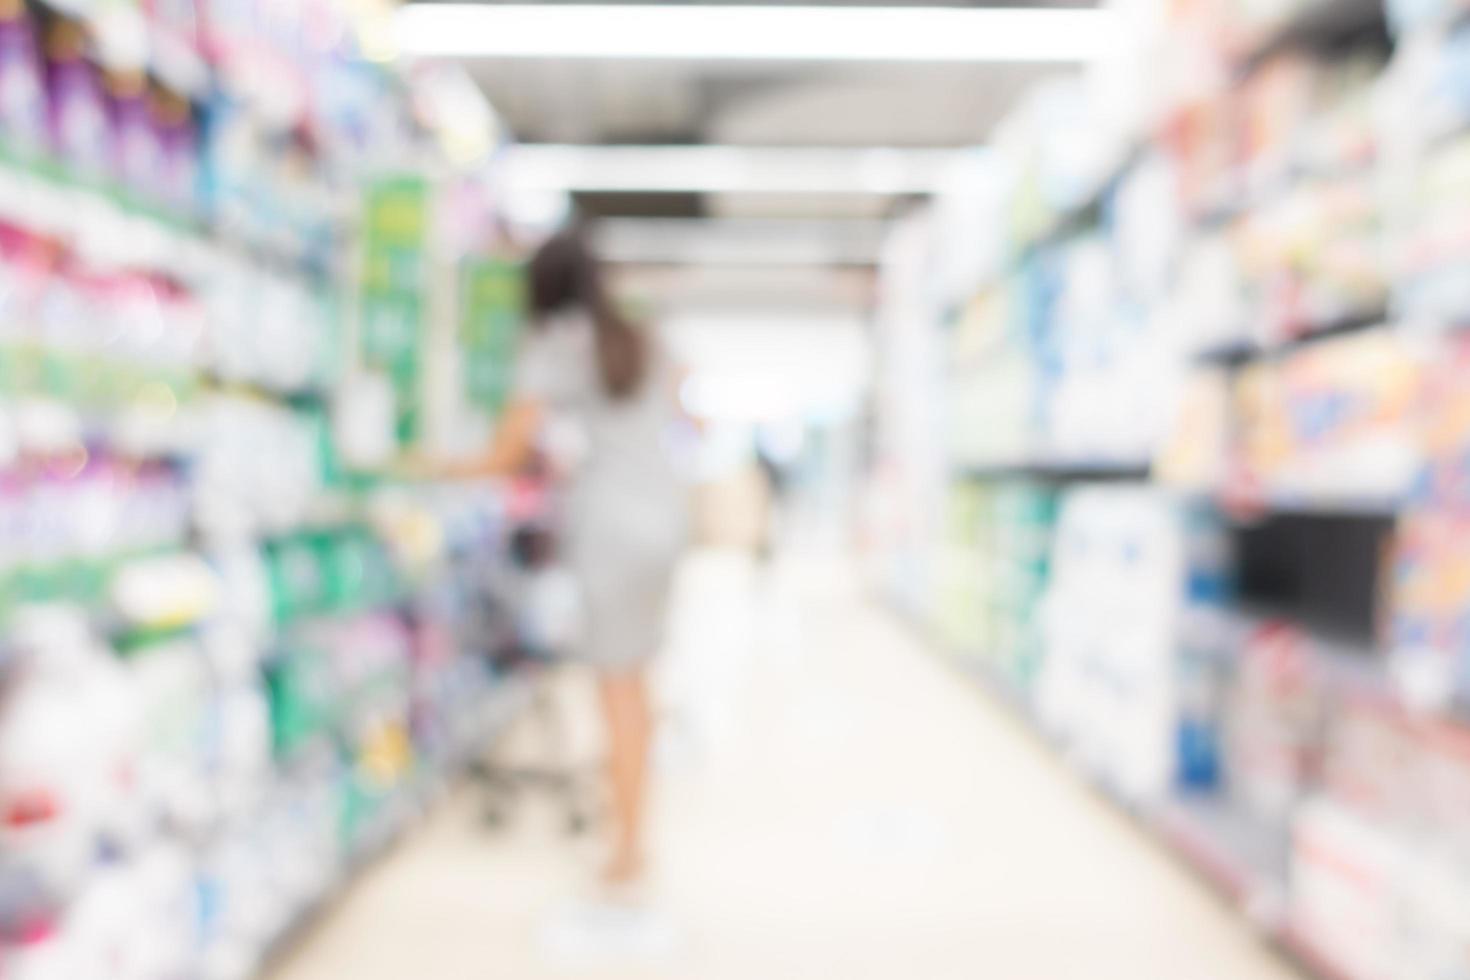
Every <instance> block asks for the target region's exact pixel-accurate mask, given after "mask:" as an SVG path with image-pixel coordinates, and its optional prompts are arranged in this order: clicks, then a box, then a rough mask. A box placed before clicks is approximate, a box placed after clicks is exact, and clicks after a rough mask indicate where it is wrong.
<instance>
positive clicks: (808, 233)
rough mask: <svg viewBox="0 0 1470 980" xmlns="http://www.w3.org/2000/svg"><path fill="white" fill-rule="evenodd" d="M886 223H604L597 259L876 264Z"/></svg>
mask: <svg viewBox="0 0 1470 980" xmlns="http://www.w3.org/2000/svg"><path fill="white" fill-rule="evenodd" d="M886 227H887V226H886V224H885V223H884V222H881V221H864V220H836V221H831V220H826V221H824V220H815V221H798V220H762V219H703V218H605V219H603V220H601V221H599V222H598V223H597V225H596V229H597V251H598V254H599V255H600V256H601V257H602V258H603V259H605V260H607V261H609V262H615V263H622V264H633V265H703V266H710V265H722V266H752V267H753V266H768V265H777V266H781V267H792V266H833V265H856V266H864V265H874V264H876V262H877V260H878V256H879V250H880V248H881V247H882V243H883V236H884V232H885V230H886Z"/></svg>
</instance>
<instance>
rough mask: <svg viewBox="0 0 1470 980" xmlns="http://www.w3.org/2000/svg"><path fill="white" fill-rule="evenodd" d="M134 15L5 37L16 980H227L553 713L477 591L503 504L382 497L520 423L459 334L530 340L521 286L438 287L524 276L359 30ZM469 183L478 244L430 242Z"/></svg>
mask: <svg viewBox="0 0 1470 980" xmlns="http://www.w3.org/2000/svg"><path fill="white" fill-rule="evenodd" d="M107 6H108V16H107V17H99V16H97V14H98V12H99V10H100V9H101V8H100V5H98V4H93V3H74V2H70V0H69V2H67V3H59V2H45V3H41V2H37V3H35V4H32V5H29V6H26V7H24V8H23V10H22V11H21V12H19V13H7V14H6V15H4V16H6V17H8V18H10V19H9V20H8V21H7V22H6V23H5V24H4V25H0V26H4V27H5V28H7V29H11V30H12V34H10V35H7V38H8V39H9V41H8V43H11V44H12V47H11V48H7V52H6V54H7V57H14V58H17V59H20V60H19V61H18V62H17V63H16V64H8V65H7V66H6V68H7V71H8V72H9V74H8V75H7V85H9V86H10V88H9V89H8V91H9V92H11V93H12V94H14V93H15V92H17V91H20V90H21V89H23V88H24V85H23V82H25V81H26V71H27V70H28V69H31V68H34V70H35V75H34V77H32V78H30V79H29V80H30V81H31V82H32V83H34V87H33V89H32V90H31V93H32V94H34V95H35V97H36V99H37V100H40V101H39V102H38V103H37V105H38V106H39V109H40V110H41V111H40V112H38V114H37V115H35V116H34V117H29V116H27V115H26V114H25V112H24V111H23V109H28V108H35V107H21V108H18V107H17V100H16V99H7V102H6V105H5V106H0V283H3V286H4V289H0V293H3V298H4V303H3V304H0V544H3V547H0V650H3V651H4V661H5V666H6V669H5V670H4V672H3V673H4V676H3V677H0V695H3V696H4V698H5V708H6V710H5V711H4V712H3V713H0V972H3V973H5V975H6V976H10V975H11V971H14V972H15V974H16V975H18V976H38V975H45V976H68V977H71V976H75V977H92V976H103V975H106V976H109V977H117V978H119V980H152V978H154V977H158V976H189V977H200V978H207V980H236V978H244V977H248V976H251V975H254V973H255V972H256V971H257V969H258V967H259V966H260V965H261V963H262V962H263V959H264V958H265V957H267V956H268V955H269V954H270V953H271V951H272V950H274V949H277V948H279V946H280V944H281V943H283V942H288V941H289V937H290V936H291V935H292V934H293V933H294V932H295V930H296V929H298V928H299V926H300V923H301V922H302V921H304V920H305V919H306V918H308V917H309V916H310V915H312V914H313V913H314V911H315V910H318V909H320V908H321V907H322V905H323V903H325V902H329V901H330V900H331V897H332V896H333V895H334V894H336V893H338V892H339V891H340V889H341V888H342V887H343V886H344V885H345V883H346V882H347V881H349V880H351V878H352V877H353V876H354V875H355V874H356V873H358V872H359V871H360V869H361V868H362V867H364V866H365V865H366V863H368V862H370V861H371V860H373V859H374V857H375V856H376V855H378V854H380V853H382V851H383V849H384V848H385V847H387V846H389V845H390V844H391V841H392V840H393V839H395V838H396V837H397V836H398V835H399V834H401V833H402V832H403V831H404V830H405V828H407V827H409V826H410V825H411V824H412V822H413V821H414V820H415V819H417V818H418V816H419V815H421V814H422V813H423V812H424V810H425V808H426V807H427V806H428V805H429V804H430V802H431V801H432V800H433V799H434V798H435V797H436V796H437V795H439V794H441V793H442V792H443V790H444V787H445V785H446V783H447V781H448V780H449V779H451V778H452V777H453V776H454V774H455V773H456V772H457V771H458V770H459V769H460V768H461V767H462V766H463V765H464V764H465V763H466V762H467V761H468V759H469V756H470V755H471V754H472V753H474V752H476V751H478V750H479V749H480V748H481V747H482V746H483V744H484V740H485V739H486V738H488V737H489V736H490V735H491V734H492V733H493V731H494V730H496V729H497V728H498V727H499V726H500V725H503V724H504V722H505V720H506V718H507V717H508V715H509V714H510V713H513V712H514V711H516V710H518V707H517V706H518V705H519V704H521V703H523V701H524V691H523V688H522V686H521V684H520V682H519V681H518V680H517V679H515V678H507V677H504V676H501V675H500V673H498V667H497V666H496V665H495V664H494V663H493V662H492V660H493V658H492V654H493V653H494V652H495V651H496V649H497V647H498V644H499V643H500V640H501V637H500V636H499V635H498V633H497V632H496V631H497V630H498V629H500V628H501V624H502V623H503V622H504V620H505V616H506V613H505V611H504V609H503V608H502V607H499V606H497V605H495V602H496V600H497V598H498V597H495V596H491V595H487V594H485V593H486V591H487V590H489V589H490V587H491V582H492V579H494V575H493V574H492V573H495V572H500V573H503V572H504V570H505V567H506V565H507V564H508V558H507V543H506V537H507V531H508V523H509V521H510V516H509V515H508V513H507V505H506V493H505V489H504V488H503V487H500V486H495V485H480V484H475V485H463V484H453V483H434V482H423V483H405V482H403V481H398V480H394V479H390V478H389V476H388V472H389V470H390V468H391V464H392V462H393V459H394V457H395V455H396V454H397V453H398V452H399V451H401V450H404V449H407V448H409V447H410V446H412V445H416V444H423V443H428V444H431V445H435V446H437V445H438V444H439V442H440V441H442V440H443V432H442V431H441V430H442V429H443V428H446V427H451V428H452V427H459V426H461V425H464V426H473V425H480V426H482V427H483V426H485V425H488V424H489V423H490V422H491V421H492V420H493V417H494V415H495V413H496V412H497V411H498V408H497V406H496V404H494V403H493V401H492V400H491V399H489V398H486V397H483V393H481V392H470V391H469V388H470V377H469V373H468V372H469V369H470V367H472V366H473V367H475V368H476V369H478V370H480V371H481V374H483V373H485V372H484V370H483V369H484V368H485V364H484V363H483V362H484V360H485V358H487V357H491V356H504V353H505V351H506V350H508V349H509V347H501V348H497V349H496V350H494V351H485V350H480V349H476V350H469V349H468V346H469V345H468V344H467V343H465V339H466V337H467V336H468V335H469V334H470V333H472V332H473V333H474V335H475V336H476V337H481V338H483V337H486V336H488V337H489V339H491V340H494V341H504V342H509V341H513V339H514V332H515V330H516V329H518V324H519V319H520V308H519V305H518V304H519V298H518V295H517V291H516V289H515V288H507V289H504V290H502V291H501V292H502V293H503V294H504V295H503V297H502V299H503V302H502V301H501V300H496V302H494V303H488V304H487V303H485V302H481V303H480V304H479V305H478V306H475V307H474V308H471V306H470V305H469V304H468V303H466V304H464V305H461V304H460V303H459V302H458V300H457V298H456V297H454V296H451V297H448V298H447V299H446V297H445V296H443V295H440V293H444V292H449V293H454V292H455V291H456V290H455V288H454V287H455V286H456V285H457V280H458V277H459V276H461V275H468V272H467V271H466V270H467V269H468V268H469V267H471V266H474V267H477V268H478V267H479V266H481V265H484V264H486V263H488V262H490V261H492V260H493V261H495V262H497V263H499V266H497V268H500V269H501V270H502V272H503V275H504V277H505V278H506V279H507V282H508V286H509V287H514V285H515V283H516V282H517V281H518V280H517V279H516V277H517V276H518V275H519V273H518V267H517V266H516V265H515V259H516V254H515V250H514V243H511V242H508V241H506V240H504V239H503V238H492V237H491V236H490V235H489V230H490V229H492V228H493V227H496V223H495V222H494V221H492V220H489V219H490V218H491V217H492V215H493V213H494V208H496V207H498V206H500V205H501V201H500V199H499V198H498V196H497V195H496V193H495V190H496V189H495V188H493V187H492V186H490V185H489V184H488V183H487V178H486V177H484V175H483V174H480V173H478V172H473V173H472V172H467V171H464V170H462V169H459V168H458V167H457V166H455V165H453V164H452V163H451V162H450V159H449V157H448V155H447V154H446V153H445V152H444V150H443V146H444V144H445V142H447V141H449V140H450V137H452V136H453V137H462V136H463V135H464V134H462V133H458V134H455V133H447V132H445V131H444V130H443V129H441V128H436V127H441V126H444V125H450V126H452V125H455V123H454V121H453V120H452V119H449V118H448V115H447V114H444V113H440V114H439V117H434V118H429V117H430V116H433V115H434V114H433V113H432V112H429V111H428V110H429V109H431V108H432V107H433V101H434V100H433V94H432V93H426V94H425V93H420V96H421V97H411V96H414V95H415V93H414V92H413V91H412V90H411V86H412V85H413V84H414V83H413V82H412V80H410V79H408V78H405V77H399V76H398V75H396V74H395V73H394V72H393V70H391V69H389V68H387V67H384V66H382V65H379V64H375V63H372V62H370V61H369V60H368V59H367V58H366V57H365V56H364V51H363V49H362V47H361V46H360V44H359V34H360V32H361V31H362V30H363V29H364V24H363V23H361V22H360V21H358V20H356V19H355V18H357V17H359V16H362V14H361V13H360V12H359V11H358V5H356V4H348V3H338V2H336V0H326V2H323V3H318V4H313V5H310V7H309V9H308V7H307V5H304V4H303V5H296V4H291V3H288V4H284V5H282V4H279V3H274V2H268V3H264V4H263V5H257V4H256V3H254V2H253V0H246V2H244V3H229V4H218V3H213V2H211V0H200V2H198V3H188V2H186V3H172V4H166V5H161V4H145V3H141V2H132V0H118V2H114V3H109V4H108V5H107ZM265 7H269V8H270V9H269V16H265V15H264V14H265V13H266V11H265ZM206 8H207V10H206ZM206 14H208V15H209V16H205V15H206ZM230 17H233V18H235V20H228V18H230ZM303 17H310V18H312V22H311V24H310V25H307V24H305V23H302V22H298V19H299V18H303ZM119 25H121V28H119ZM308 26H310V27H311V28H312V29H311V30H307V29H306V28H307V27H308ZM206 27H208V28H209V29H208V30H206ZM134 28H136V30H135V29H134ZM119 29H121V32H122V35H125V37H121V38H119V37H113V36H111V35H110V32H113V31H116V30H119ZM53 31H54V32H57V33H58V34H64V39H65V40H66V41H67V42H68V45H67V47H66V51H65V55H66V59H67V60H66V68H67V70H68V71H69V72H70V73H71V75H70V77H71V79H72V81H73V88H71V89H67V90H66V91H64V92H62V91H60V90H59V89H58V88H57V86H56V85H55V84H54V83H52V84H42V81H43V74H42V71H41V64H42V57H43V52H44V56H45V57H50V58H52V59H53V60H54V59H57V58H59V57H61V55H58V54H57V53H56V50H55V46H54V45H43V44H42V43H41V42H42V40H43V38H42V37H40V36H39V33H46V32H53ZM38 32H39V33H38ZM17 37H19V38H30V39H31V40H32V41H34V42H35V52H34V54H35V58H36V60H35V64H34V66H32V65H30V64H27V63H24V59H23V58H21V56H20V55H19V54H18V53H17V52H18V51H23V50H24V49H23V47H22V46H21V42H20V41H18V40H16V38H17ZM78 38H81V39H82V41H83V42H84V43H81V44H80V45H78ZM128 38H132V39H133V40H135V41H137V42H138V43H139V46H138V47H136V48H135V49H133V50H124V51H120V52H119V51H117V50H114V48H115V46H116V42H118V41H119V40H126V39H128ZM225 42H229V43H225ZM262 58H268V59H269V60H270V61H271V64H272V65H273V66H274V68H275V69H278V70H273V71H271V72H268V73H261V72H259V71H257V69H258V68H259V66H260V64H261V63H262V61H261V59H262ZM49 67H50V68H51V69H52V70H53V72H54V71H56V70H57V66H56V65H51V66H49ZM201 73H202V74H201ZM135 75H142V76H146V78H147V83H146V85H145V86H144V87H143V88H142V89H141V90H139V89H138V88H137V86H136V84H135V83H136V78H135V77H134V76H135ZM46 77H49V76H46ZM124 82H126V83H127V84H126V85H124V84H123V83H124ZM267 84H268V85H270V86H272V87H273V90H272V91H273V94H276V95H280V94H283V93H284V94H286V95H289V96H292V97H291V98H289V99H286V100H285V101H284V102H276V103H272V104H271V105H269V106H267V105H265V104H264V103H266V102H269V101H270V100H269V99H268V98H264V97H263V94H262V90H261V89H260V88H259V86H260V85H267ZM327 87H329V88H330V93H328V92H327V91H323V90H320V89H324V88H327ZM139 91H141V92H142V94H141V95H139V94H137V93H138V92H139ZM266 94H271V93H266ZM327 94H330V95H331V97H330V98H327V97H325V96H326V95H327ZM135 97H136V98H138V99H140V100H141V101H140V102H138V103H137V104H136V105H132V104H131V103H130V107H131V108H136V109H137V110H138V111H139V112H144V113H145V114H146V125H145V124H143V123H137V124H136V128H135V129H134V130H132V131H130V133H129V134H128V135H129V136H130V138H131V141H132V142H129V141H128V140H125V139H124V138H123V135H124V134H122V133H121V132H120V131H119V130H120V127H122V125H123V123H121V122H119V121H117V120H119V119H121V118H122V117H123V115H124V114H123V113H122V112H121V111H120V110H118V111H109V110H117V105H116V104H115V103H121V101H122V100H123V99H124V98H129V99H131V98H135ZM64 100H70V101H68V102H67V103H66V104H65V105H62V102H63V101H64ZM109 100H111V101H109ZM22 101H23V100H22ZM181 103H182V104H185V105H186V107H187V108H186V109H184V110H183V112H182V113H180V112H179V111H178V110H179V106H180V104H181ZM282 106H285V107H287V108H288V109H289V111H287V112H282V111H281V109H282ZM66 112H72V113H75V115H76V119H74V120H71V122H74V123H76V125H74V126H73V125H71V123H69V124H68V127H66V128H63V127H60V126H59V125H52V123H51V120H52V118H53V117H61V116H64V115H65V114H66ZM421 112H422V113H424V115H420V113H421ZM440 117H442V118H440ZM28 120H30V121H34V120H41V121H42V123H41V125H40V126H39V128H37V129H36V130H35V131H28V130H26V129H25V126H26V124H27V121H28ZM446 120H448V121H447V122H446ZM88 121H90V122H94V123H96V124H97V125H98V126H100V127H101V130H100V131H99V132H96V133H94V132H91V131H90V130H88V129H87V127H86V126H84V125H82V123H84V122H88ZM170 127H172V128H170ZM78 133H87V134H89V135H90V136H92V137H96V138H97V144H96V146H92V145H91V144H89V143H86V142H85V141H82V140H81V137H80V136H78V135H77V134H78ZM303 134H306V135H303ZM472 135H475V136H477V137H479V138H482V139H483V140H484V142H485V145H486V149H487V150H488V149H490V146H489V140H490V138H491V137H490V136H489V134H472ZM27 137H32V138H30V139H28V138H27ZM170 140H172V141H173V142H169V141H170ZM124 145H126V146H128V147H131V149H132V150H133V151H135V152H138V153H140V154H141V153H143V152H144V151H146V152H148V153H151V154H156V160H157V161H158V166H157V167H156V168H152V169H149V168H143V167H141V166H139V165H138V164H137V161H128V160H125V159H124V158H123V151H122V149H121V147H123V146H124ZM458 145H464V141H463V140H462V139H461V140H459V143H458ZM89 147H91V148H90V149H89ZM139 147H141V149H139ZM93 150H95V152H93ZM283 154H289V155H291V157H292V159H291V161H290V164H291V165H289V166H287V165H279V164H281V156H282V155H283ZM150 159H153V158H151V157H150ZM165 173H166V174H170V175H172V177H171V179H170V180H169V181H165V180H163V179H161V176H160V175H162V174H165ZM450 189H452V190H453V191H454V192H455V193H454V194H453V200H454V217H456V218H457V219H459V220H460V221H462V222H464V223H465V225H464V227H459V228H456V232H458V233H459V234H457V235H456V236H455V240H456V241H457V242H462V243H465V244H463V245H457V246H455V248H454V249H453V250H451V249H450V248H449V247H448V246H446V245H444V244H442V243H441V242H440V241H439V240H438V239H434V240H431V239H430V237H429V235H428V233H427V229H428V227H429V225H430V221H431V218H434V217H436V216H437V213H438V212H440V211H447V210H448V207H447V206H446V205H445V204H444V203H443V201H442V200H441V195H444V196H446V197H447V196H448V194H447V191H448V190H450ZM388 194H394V195H396V196H395V197H394V198H393V201H392V203H393V204H394V205H395V207H396V210H395V212H394V214H395V216H396V218H397V219H398V221H397V223H396V224H393V225H392V227H387V226H386V225H385V223H384V222H383V221H381V220H376V219H380V217H381V215H380V213H379V212H380V208H381V202H382V201H383V199H384V197H385V195H388ZM375 208H377V209H378V210H375ZM482 218H483V219H485V220H484V221H483V226H481V225H475V224H474V222H476V221H477V220H478V219H482ZM472 225H473V226H472ZM410 226H412V227H410ZM385 266H386V267H388V268H389V269H390V271H391V273H392V274H391V275H390V276H389V277H387V279H388V280H389V281H384V278H383V277H382V276H375V273H377V272H379V271H380V270H381V268H383V267H385ZM497 295H499V294H497ZM497 304H498V305H497ZM385 311H386V312H385ZM390 316H391V317H393V318H394V319H393V325H394V326H395V327H396V328H397V331H398V332H397V334H395V337H396V339H397V340H399V341H401V343H400V344H398V346H396V347H392V348H391V349H388V348H384V347H383V346H381V345H380V346H378V347H373V346H372V345H371V344H370V343H369V340H381V337H369V336H368V331H366V330H365V329H364V327H365V325H368V324H369V323H371V324H373V325H375V326H377V327H381V325H382V322H383V321H384V319H386V318H388V317H390ZM374 318H376V319H375V320H374ZM490 321H494V322H490ZM470 328H473V330H471V329H470ZM439 354H457V355H460V354H462V355H463V357H462V359H461V360H463V361H468V362H474V363H473V364H467V365H466V368H465V374H463V375H461V376H454V375H450V374H447V373H445V372H444V371H438V372H437V373H436V368H435V367H434V365H437V364H439V363H440V362H442V361H444V360H445V358H443V357H439V356H438V355H439ZM454 363H460V361H455V362H454ZM363 390H367V391H368V392H369V393H370V394H372V395H373V399H372V402H373V404H371V405H367V404H366V403H364V402H363V401H362V399H361V397H360V396H361V392H362V391H363ZM430 396H432V398H431V397H430ZM433 399H438V401H433V404H432V406H430V405H429V403H430V402H431V401H432V400H433ZM376 409H382V410H381V411H378V410H376ZM464 562H473V567H464V565H463V563H464ZM471 613H473V614H474V615H473V616H472V615H470V614H471ZM467 623H473V624H476V625H479V626H484V627H485V628H484V629H483V630H480V631H478V632H471V631H470V630H468V629H467V628H465V624H467ZM120 896H121V898H120Z"/></svg>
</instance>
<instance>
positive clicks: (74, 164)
mask: <svg viewBox="0 0 1470 980" xmlns="http://www.w3.org/2000/svg"><path fill="white" fill-rule="evenodd" d="M57 49H61V50H57ZM46 82H47V89H48V90H49V95H50V108H51V142H52V147H53V148H54V150H55V152H56V156H57V158H58V159H59V160H60V161H61V163H62V164H63V165H65V166H66V167H68V168H69V169H71V170H72V171H73V172H75V173H78V174H82V175H84V176H87V177H93V178H97V177H102V176H104V175H105V174H106V173H107V170H108V160H109V155H108V152H107V132H108V125H107V108H106V104H105V102H104V100H103V96H102V86H101V83H100V80H99V79H98V76H97V70H96V68H94V67H93V66H92V65H91V64H89V63H88V62H87V60H86V58H84V57H83V56H82V52H81V48H80V44H79V43H78V44H76V45H71V44H67V43H65V41H63V42H60V43H58V44H56V45H55V46H54V49H53V51H52V58H51V61H50V65H49V71H48V72H47V78H46Z"/></svg>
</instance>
